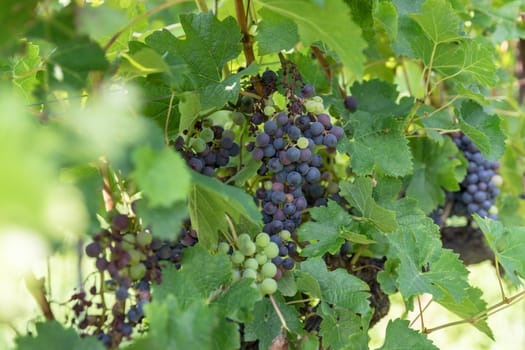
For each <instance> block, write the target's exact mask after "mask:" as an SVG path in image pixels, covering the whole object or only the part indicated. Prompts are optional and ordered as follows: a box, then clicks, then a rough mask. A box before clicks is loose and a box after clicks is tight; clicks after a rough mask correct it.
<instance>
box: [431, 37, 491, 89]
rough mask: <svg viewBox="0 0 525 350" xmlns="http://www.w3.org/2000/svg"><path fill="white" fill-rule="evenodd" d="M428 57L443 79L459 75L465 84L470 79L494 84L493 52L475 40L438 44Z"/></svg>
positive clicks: (484, 83)
mask: <svg viewBox="0 0 525 350" xmlns="http://www.w3.org/2000/svg"><path fill="white" fill-rule="evenodd" d="M428 59H429V60H430V59H433V62H432V68H433V69H434V70H436V71H438V72H439V73H441V74H442V75H444V76H445V78H443V80H444V79H449V78H452V77H456V76H459V78H461V79H460V80H461V81H463V82H464V83H465V84H466V85H468V84H471V83H472V80H475V81H477V82H478V83H479V84H481V85H484V86H493V85H495V84H496V81H497V75H496V66H495V64H494V54H493V52H491V49H489V48H488V47H486V46H483V45H482V44H480V43H478V42H477V41H475V40H469V39H463V40H460V41H457V42H453V43H445V44H440V45H439V46H437V47H436V48H435V53H434V55H433V56H430V57H428ZM425 63H427V64H429V63H430V62H429V61H425Z"/></svg>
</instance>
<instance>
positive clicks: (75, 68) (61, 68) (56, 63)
mask: <svg viewBox="0 0 525 350" xmlns="http://www.w3.org/2000/svg"><path fill="white" fill-rule="evenodd" d="M108 67H109V62H108V61H107V60H106V56H105V52H104V50H103V49H102V48H101V47H100V45H99V44H98V43H96V42H94V41H93V40H91V39H89V38H88V37H77V38H74V39H71V40H69V41H64V42H61V43H60V44H59V45H58V46H57V48H56V50H55V51H53V53H52V54H51V55H50V56H49V57H48V61H47V72H48V76H49V80H50V85H51V86H56V87H59V88H60V87H64V86H65V87H72V88H76V89H81V88H83V87H84V86H85V85H86V80H87V77H88V74H89V72H91V71H105V70H106V69H107V68H108Z"/></svg>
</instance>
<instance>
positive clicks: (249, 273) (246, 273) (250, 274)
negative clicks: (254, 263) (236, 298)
mask: <svg viewBox="0 0 525 350" xmlns="http://www.w3.org/2000/svg"><path fill="white" fill-rule="evenodd" d="M242 277H243V278H253V279H254V280H255V279H257V271H255V270H252V269H246V270H244V272H243V273H242Z"/></svg>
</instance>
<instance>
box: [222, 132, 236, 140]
mask: <svg viewBox="0 0 525 350" xmlns="http://www.w3.org/2000/svg"><path fill="white" fill-rule="evenodd" d="M225 137H226V138H229V139H232V140H235V132H234V131H233V130H230V129H226V130H224V131H223V132H222V138H225Z"/></svg>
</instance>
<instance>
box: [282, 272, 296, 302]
mask: <svg viewBox="0 0 525 350" xmlns="http://www.w3.org/2000/svg"><path fill="white" fill-rule="evenodd" d="M277 286H278V288H277V290H278V291H279V292H280V293H281V294H282V295H284V296H285V297H293V296H294V295H295V294H297V283H296V281H295V275H294V273H293V272H292V271H286V272H285V273H284V274H283V275H282V277H281V279H280V280H279V281H277Z"/></svg>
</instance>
